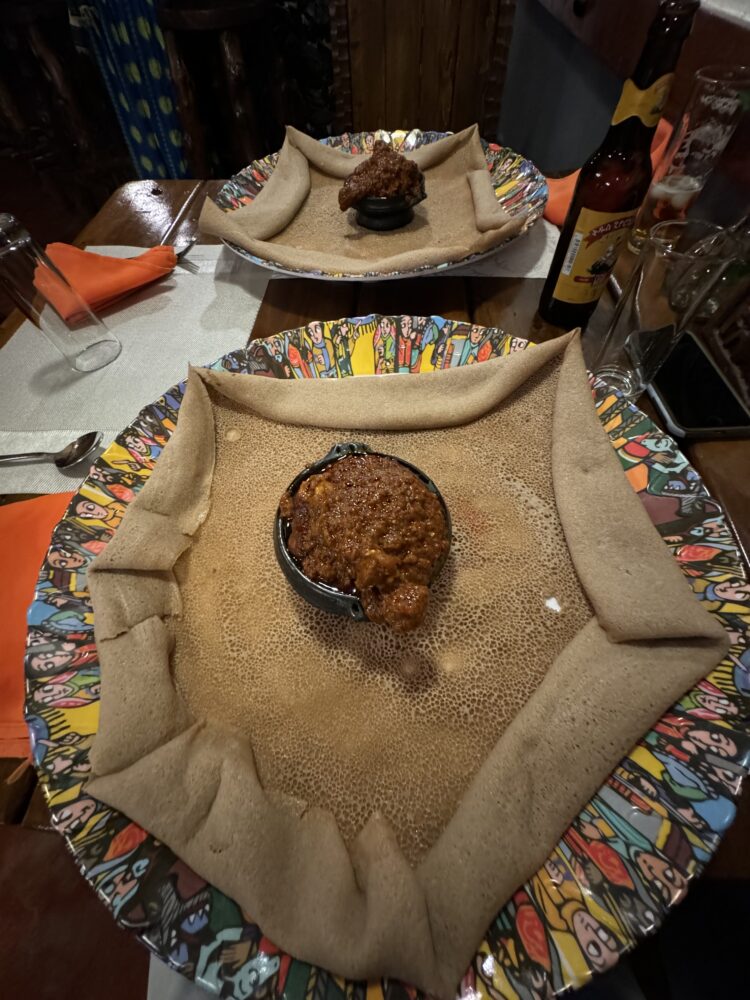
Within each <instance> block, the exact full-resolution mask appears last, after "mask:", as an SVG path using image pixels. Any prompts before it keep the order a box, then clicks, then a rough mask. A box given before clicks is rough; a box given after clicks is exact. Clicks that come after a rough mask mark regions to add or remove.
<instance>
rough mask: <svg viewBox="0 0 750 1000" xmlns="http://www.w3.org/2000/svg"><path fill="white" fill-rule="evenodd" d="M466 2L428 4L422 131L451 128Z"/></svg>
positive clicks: (439, 0) (422, 67) (447, 0)
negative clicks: (460, 34)
mask: <svg viewBox="0 0 750 1000" xmlns="http://www.w3.org/2000/svg"><path fill="white" fill-rule="evenodd" d="M469 6H470V5H469V4H467V3H466V2H463V3H462V0H424V13H423V24H422V57H421V65H420V81H419V82H420V90H419V123H420V124H419V128H422V129H436V130H437V131H445V130H446V129H448V128H449V127H450V120H451V107H452V106H453V85H454V78H455V72H456V45H457V41H458V34H459V27H460V23H461V8H462V7H463V8H464V9H466V8H467V7H469Z"/></svg>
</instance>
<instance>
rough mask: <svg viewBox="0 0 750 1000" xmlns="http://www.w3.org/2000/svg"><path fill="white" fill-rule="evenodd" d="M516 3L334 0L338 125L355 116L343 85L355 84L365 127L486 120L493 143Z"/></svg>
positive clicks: (356, 124)
mask: <svg viewBox="0 0 750 1000" xmlns="http://www.w3.org/2000/svg"><path fill="white" fill-rule="evenodd" d="M344 4H345V5H346V6H345V8H344ZM515 6H516V0H331V3H330V9H331V14H332V39H333V58H334V64H335V65H334V86H335V87H336V88H337V92H336V106H337V118H338V120H340V121H344V120H346V118H347V115H346V114H345V107H344V105H345V104H346V103H347V94H346V93H344V91H343V88H344V87H345V86H348V85H349V82H350V84H351V98H350V106H351V116H350V117H351V124H352V127H353V128H355V129H357V130H360V129H362V130H364V129H374V128H378V127H382V128H388V129H395V128H414V127H415V126H416V127H419V128H422V129H438V130H445V129H452V130H458V129H461V128H465V127H466V126H467V125H471V124H472V123H473V122H479V123H480V126H482V128H483V130H484V131H485V132H486V134H487V135H488V137H489V138H492V136H493V135H494V133H495V129H496V126H497V120H498V117H499V110H500V97H501V94H502V87H503V83H504V80H505V70H506V66H507V58H508V49H509V47H510V36H511V33H512V29H513V14H514V11H515ZM344 10H345V11H346V15H347V16H348V25H345V24H343V22H342V15H343V13H344ZM347 34H348V60H347V58H346V55H347V53H346V52H345V51H344V48H343V40H344V37H345V36H346V35H347ZM347 71H349V77H348V78H347ZM339 91H340V92H339Z"/></svg>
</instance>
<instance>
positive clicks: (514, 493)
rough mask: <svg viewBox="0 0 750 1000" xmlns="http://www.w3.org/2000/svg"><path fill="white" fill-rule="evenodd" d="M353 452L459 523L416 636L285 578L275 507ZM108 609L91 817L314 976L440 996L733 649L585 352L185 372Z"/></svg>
mask: <svg viewBox="0 0 750 1000" xmlns="http://www.w3.org/2000/svg"><path fill="white" fill-rule="evenodd" d="M342 440H365V441H367V442H368V443H369V444H370V445H372V446H373V447H374V448H376V449H379V450H383V451H387V452H390V453H393V454H396V455H399V456H400V457H403V458H405V459H407V460H410V461H412V462H415V463H416V464H417V465H419V466H420V467H421V468H422V469H424V471H425V472H427V474H428V475H430V476H431V477H432V479H433V480H434V481H435V482H436V483H437V484H438V486H439V487H440V489H441V491H442V492H443V495H444V497H445V499H446V501H447V503H448V505H449V508H450V509H451V511H452V517H453V527H454V546H453V549H452V554H451V557H450V559H449V562H448V564H446V567H445V569H444V571H443V574H442V575H441V578H440V582H439V584H438V586H437V587H436V588H435V592H434V594H433V596H432V597H431V608H430V611H429V613H428V618H427V621H426V623H425V625H424V626H423V628H422V630H420V633H415V634H414V636H412V637H408V638H405V637H401V638H399V639H396V638H394V637H393V636H392V635H390V634H389V633H388V631H387V629H385V628H383V627H381V626H375V625H372V624H367V623H364V624H363V623H353V622H349V621H347V620H345V619H340V618H336V617H334V616H328V615H325V614H324V613H322V612H318V611H315V610H314V609H311V608H310V607H309V606H308V605H307V604H306V603H305V602H304V601H302V600H301V599H300V598H298V597H297V596H296V595H295V594H294V593H293V592H292V590H291V588H289V587H288V585H287V584H286V582H285V580H284V578H283V576H282V574H281V571H280V569H278V567H277V566H276V564H275V561H274V556H273V547H272V525H273V519H274V514H275V509H276V505H277V503H278V499H279V496H280V495H281V493H282V492H283V490H284V488H285V487H286V486H287V485H288V483H289V482H290V481H291V479H292V478H293V476H294V475H295V474H296V472H297V471H298V470H299V468H301V467H302V466H304V464H306V463H307V462H309V461H311V460H314V459H315V458H318V457H320V456H322V455H323V454H324V453H325V452H326V451H327V450H328V449H329V447H330V446H331V445H332V444H333V443H334V442H335V441H342ZM498 538H500V539H501V540H502V545H501V546H498V545H497V539H498ZM504 547H507V549H508V551H507V554H503V552H502V549H503V548H504ZM539 552H541V553H542V556H543V558H542V559H541V560H540V559H539V556H538V553H539ZM486 553H491V554H492V558H491V559H489V560H487V559H485V558H484V556H485V555H486ZM498 553H499V554H498ZM535 553H537V554H535ZM545 564H546V570H545V568H544V567H545ZM90 585H91V593H92V599H93V602H94V609H95V629H96V641H97V645H98V648H99V653H100V658H101V666H102V701H101V716H100V727H99V732H98V735H97V737H96V741H95V745H94V748H93V751H92V766H93V776H92V778H91V780H90V781H89V783H88V791H89V792H90V793H91V794H92V795H94V796H95V797H97V798H99V799H102V800H103V801H105V802H107V803H109V804H111V805H112V806H114V807H115V808H117V809H119V810H121V811H122V812H124V813H125V814H126V815H128V816H130V817H131V818H132V819H134V820H135V821H137V822H138V823H139V824H141V825H142V826H144V827H145V828H146V829H148V830H150V831H151V832H152V833H153V834H154V835H155V836H157V837H158V838H159V839H160V840H162V841H164V842H165V843H166V844H168V845H169V846H170V847H171V848H172V850H174V851H175V852H176V853H177V855H178V856H180V857H181V858H183V859H184V860H185V861H186V862H187V863H188V864H190V865H191V866H192V867H193V868H194V869H195V870H196V871H197V872H199V873H200V874H201V875H203V876H204V877H205V878H207V879H208V880H210V881H211V882H212V883H213V884H215V885H216V886H218V887H219V888H220V889H222V890H223V891H224V892H226V893H227V894H229V895H230V896H232V897H233V898H234V899H236V900H237V901H238V902H239V903H240V905H241V906H242V907H243V910H244V911H245V912H246V913H248V914H249V915H250V916H251V917H252V918H253V919H254V920H256V921H257V922H258V924H259V925H260V926H261V928H262V929H263V931H264V933H265V934H266V935H267V936H268V937H270V938H271V939H272V940H273V941H274V942H275V943H276V944H277V945H279V946H280V947H282V948H283V949H285V950H286V951H288V952H289V953H290V954H292V955H294V956H295V957H297V958H300V959H303V960H306V961H309V962H313V963H315V964H318V965H320V966H322V967H324V968H327V969H329V970H332V971H333V972H335V973H337V974H339V975H342V976H346V977H350V978H356V979H365V978H368V979H370V978H376V977H381V976H388V977H393V978H397V979H400V980H404V981H406V982H411V983H414V984H416V985H417V986H419V987H421V988H422V989H424V990H427V991H429V992H431V993H434V994H436V995H438V996H442V997H450V996H452V994H453V993H454V991H455V988H456V985H457V983H458V981H459V979H460V977H461V975H462V974H463V973H464V971H465V969H466V967H467V966H468V963H469V961H470V960H471V957H472V955H473V954H474V952H475V950H476V947H477V945H478V944H479V942H480V941H481V939H482V937H483V935H484V932H485V931H486V928H487V927H488V925H489V923H490V921H491V919H492V918H493V917H494V915H495V914H496V912H497V911H498V910H499V909H500V907H501V906H502V905H503V903H504V902H505V901H506V900H507V899H508V898H509V896H510V895H511V893H512V892H513V891H514V890H515V889H516V888H517V886H518V885H519V884H521V882H523V881H524V880H525V879H526V878H528V877H529V876H530V875H531V874H532V873H533V872H534V871H535V870H536V869H537V868H538V867H539V865H540V864H541V863H542V862H543V861H544V859H545V858H546V857H547V855H548V853H549V851H550V850H551V848H552V847H553V846H554V844H555V843H556V841H557V839H558V838H559V836H560V834H561V833H562V831H563V830H564V829H565V827H566V825H567V824H568V822H569V821H570V820H571V818H572V817H573V816H574V815H575V814H576V813H577V812H578V810H579V809H580V807H581V805H582V804H583V803H584V802H585V801H586V800H587V799H588V798H589V797H590V795H591V794H592V793H593V792H594V791H595V790H596V789H597V788H598V787H599V785H600V784H601V782H602V780H603V779H604V777H605V776H606V775H607V774H608V773H609V771H610V770H611V769H612V767H613V766H614V765H615V764H616V763H617V761H618V760H619V759H620V758H621V757H622V756H623V755H624V754H625V753H626V752H627V751H628V750H629V749H630V748H631V746H632V745H633V744H634V743H635V742H636V740H637V739H638V738H639V737H640V736H641V735H642V733H643V732H645V731H646V730H647V729H648V727H649V725H650V724H651V723H652V722H653V721H654V720H655V719H656V718H658V717H659V715H660V714H661V713H662V712H663V711H664V710H665V709H666V708H667V707H668V706H669V705H670V704H671V703H672V702H673V701H674V700H676V699H677V698H678V697H679V696H680V695H681V694H682V693H683V692H684V691H685V690H686V689H687V688H688V687H690V686H691V685H692V684H693V683H694V682H695V681H696V680H697V679H699V678H700V677H702V676H705V675H706V674H707V673H708V672H709V671H710V670H711V669H712V668H713V666H714V665H715V664H716V663H717V662H718V661H719V660H720V658H721V656H722V655H723V652H724V650H725V649H726V638H725V634H724V632H723V630H722V629H721V628H720V626H719V625H718V624H717V623H716V622H715V621H714V620H713V619H712V618H711V617H710V616H709V615H708V614H707V613H706V612H705V611H704V610H703V609H702V608H701V607H700V605H699V604H698V602H697V601H696V600H695V598H694V597H693V595H692V593H691V590H690V588H689V585H688V584H687V583H686V582H685V580H684V579H683V577H682V574H681V573H680V571H679V569H678V567H677V566H676V564H675V563H674V561H673V559H672V558H671V556H670V554H669V552H668V550H667V548H666V547H665V546H664V543H663V542H662V540H661V539H660V538H659V536H658V534H657V532H656V531H655V529H654V528H653V526H652V525H651V523H650V522H649V520H648V517H647V516H646V514H645V513H644V511H643V509H642V507H641V504H640V502H639V500H638V499H637V497H636V496H635V494H634V493H633V492H632V490H631V488H630V486H629V484H628V483H627V481H626V479H625V477H624V476H623V474H622V471H621V469H620V467H619V463H618V461H617V457H616V455H615V454H614V452H613V450H612V447H611V445H610V444H609V441H608V439H607V437H606V435H605V434H604V432H603V430H602V428H601V426H600V424H599V421H598V419H597V417H596V413H595V410H594V407H593V403H592V399H591V395H590V391H589V388H588V384H587V381H586V376H585V370H584V365H583V360H582V357H581V353H580V346H579V340H578V337H577V335H567V336H565V337H561V338H559V339H558V340H555V341H552V342H550V343H548V344H543V345H541V346H538V347H534V348H530V349H529V350H527V351H524V352H522V353H517V354H513V355H510V356H508V357H506V358H499V359H495V360H492V361H488V362H485V363H483V364H481V365H476V366H474V367H471V368H463V369H453V370H448V371H443V372H437V373H425V374H421V375H412V376H409V377H402V376H399V375H393V376H388V377H358V378H350V379H344V380H340V381H335V382H334V381H326V380H309V381H297V382H284V381H276V380H271V379H265V378H259V377H257V376H249V375H235V374H229V373H218V372H214V371H208V370H203V369H191V372H190V377H189V379H188V387H187V392H186V395H185V399H184V401H183V403H182V407H181V409H180V416H179V421H178V425H177V429H176V431H175V433H174V435H173V436H172V439H171V440H170V442H169V444H168V445H167V446H166V448H165V450H164V452H163V454H162V456H161V458H160V459H159V462H158V464H157V466H156V468H155V470H154V472H153V473H152V475H151V477H150V479H149V481H148V483H147V484H146V486H145V487H144V488H143V490H142V491H141V492H140V494H139V495H138V497H137V498H136V500H135V501H134V502H133V503H132V504H131V505H130V507H129V509H128V512H127V514H126V516H125V518H124V520H123V522H122V525H121V526H120V528H119V529H118V531H117V533H116V535H115V537H114V538H113V540H112V541H111V542H110V543H109V545H108V546H107V548H106V550H105V551H104V552H103V553H102V554H101V556H99V558H98V559H97V560H96V561H95V562H94V564H93V565H92V568H91V571H90ZM551 597H555V598H557V599H558V600H559V604H560V606H561V611H560V612H559V613H558V612H555V611H554V610H553V609H551V608H550V607H549V606H548V599H549V598H551ZM467 679H468V680H467ZM472 685H476V689H477V691H479V692H480V693H481V697H477V698H472V696H471V690H472ZM488 734H489V735H488ZM426 761H427V763H426ZM430 761H431V762H432V763H431V766H430ZM412 770H413V777H412V776H411V772H412ZM389 775H391V776H392V777H393V778H394V780H393V781H392V782H391V785H390V787H389V783H388V776H389ZM396 779H397V780H396ZM404 789H406V791H404ZM355 806H356V807H357V808H354V807H355ZM357 824H359V826H358V825H357ZM415 831H416V832H415Z"/></svg>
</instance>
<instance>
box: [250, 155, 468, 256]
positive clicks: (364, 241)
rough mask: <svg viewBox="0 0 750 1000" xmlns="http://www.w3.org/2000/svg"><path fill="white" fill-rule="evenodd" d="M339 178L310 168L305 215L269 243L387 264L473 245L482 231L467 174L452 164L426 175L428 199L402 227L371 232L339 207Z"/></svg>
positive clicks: (440, 166)
mask: <svg viewBox="0 0 750 1000" xmlns="http://www.w3.org/2000/svg"><path fill="white" fill-rule="evenodd" d="M341 183H342V182H341V180H340V179H339V178H337V177H329V176H327V175H326V174H324V173H322V172H321V171H320V170H317V169H316V168H315V167H313V166H312V165H311V167H310V193H309V194H308V196H307V198H306V200H305V203H304V206H303V207H302V209H301V211H300V212H299V214H298V215H297V216H295V218H294V219H292V221H291V222H290V223H289V225H288V226H287V227H286V229H284V231H283V232H281V233H279V234H278V235H276V236H273V237H271V238H270V239H269V240H268V243H269V244H273V245H276V246H284V247H295V248H298V247H302V248H304V249H305V250H307V251H308V252H314V253H324V254H330V253H336V254H337V255H339V256H341V257H342V258H344V259H346V258H351V259H354V260H363V261H371V260H378V259H382V260H387V259H388V258H390V257H395V256H396V255H398V254H403V253H408V252H410V251H416V250H420V249H422V248H437V247H455V246H457V245H461V246H465V247H471V246H473V245H474V244H475V243H476V242H477V241H478V240H481V238H482V233H481V232H480V231H479V230H478V229H477V227H476V223H475V219H474V202H473V200H472V196H471V189H470V188H469V185H468V184H467V182H466V176H465V175H464V174H457V173H456V172H455V164H453V163H452V162H450V161H449V162H447V163H441V164H439V165H437V166H435V167H433V168H432V169H431V170H430V171H428V172H427V173H426V174H425V188H426V191H427V198H426V199H425V201H422V202H420V203H419V204H418V205H417V206H416V207H415V209H414V218H413V220H412V221H411V222H410V223H409V224H408V225H407V226H405V227H404V228H402V229H394V230H392V231H390V232H371V231H369V230H367V229H363V228H362V227H361V226H358V225H357V223H356V212H355V211H354V209H350V210H349V211H348V212H342V211H341V209H340V208H339V203H338V193H339V191H340V189H341Z"/></svg>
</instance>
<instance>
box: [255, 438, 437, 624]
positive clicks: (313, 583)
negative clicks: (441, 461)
mask: <svg viewBox="0 0 750 1000" xmlns="http://www.w3.org/2000/svg"><path fill="white" fill-rule="evenodd" d="M350 455H382V456H383V457H384V458H391V459H393V461H394V462H398V463H399V465H403V466H405V467H406V468H407V469H409V471H410V472H413V473H414V475H415V476H417V478H418V479H420V480H421V481H422V482H423V483H424V485H425V486H426V487H427V489H428V490H429V491H430V492H431V493H434V494H435V496H436V497H437V498H438V500H439V501H440V505H441V507H442V508H443V514H444V515H445V532H446V537H447V539H448V548H447V549H446V551H445V555H444V556H443V558H442V559H441V560H440V561H439V562H438V563H437V564H436V565H435V570H434V572H433V574H432V580H435V578H436V577H437V575H438V573H439V572H440V570H441V569H442V568H443V566H444V564H445V560H446V559H447V558H448V552H449V550H450V541H451V516H450V513H449V512H448V508H447V506H446V504H445V500H443V496H442V494H441V492H440V490H439V489H438V488H437V486H436V485H435V484H434V483H433V481H432V480H431V479H430V478H429V476H426V475H425V474H424V472H422V470H421V469H418V468H417V467H416V465H412V464H411V462H405V461H404V460H403V459H402V458H397V457H396V456H395V455H385V454H384V453H383V452H380V451H373V450H372V448H370V447H369V446H368V445H366V444H362V443H361V442H349V443H347V444H336V445H334V446H333V448H331V450H330V451H329V452H328V454H327V455H324V456H323V458H321V459H319V460H318V461H317V462H313V464H312V465H310V466H308V468H306V469H303V470H302V471H301V472H300V473H299V474H298V475H297V476H295V477H294V479H293V480H292V482H291V483H290V484H289V488H288V491H287V492H288V493H290V494H292V495H293V494H294V493H296V492H297V490H298V489H299V488H300V485H301V484H302V483H303V482H304V481H305V479H308V478H309V477H310V476H314V475H315V474H316V473H318V472H323V470H324V469H326V468H328V466H329V465H332V464H333V463H334V462H338V461H340V460H341V459H342V458H348V456H350ZM288 539H289V522H288V521H287V519H286V518H284V517H282V515H281V511H280V510H279V509H278V508H277V510H276V518H275V520H274V529H273V547H274V551H275V552H276V558H277V560H278V563H279V566H281V569H282V571H283V573H284V576H285V577H286V578H287V580H288V581H289V583H290V584H291V585H292V587H293V588H294V590H295V591H296V592H297V593H298V594H299V595H300V597H304V599H305V600H306V601H308V602H309V603H310V604H312V605H313V606H314V607H316V608H320V609H321V610H322V611H330V612H332V613H333V614H335V615H344V616H346V617H347V618H353V619H354V621H358V622H364V621H369V619H368V618H367V615H366V614H365V612H364V609H363V608H362V604H361V602H360V600H359V595H358V594H357V593H356V592H353V593H346V592H344V591H342V590H339V589H338V588H336V587H331V586H330V585H329V584H326V583H319V582H318V581H317V580H311V579H310V577H309V576H307V575H306V574H305V573H303V571H302V569H301V567H300V566H299V564H298V563H297V560H296V559H295V558H294V556H293V555H292V554H291V552H290V551H289V548H288V546H287V542H288ZM430 582H432V581H430Z"/></svg>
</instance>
